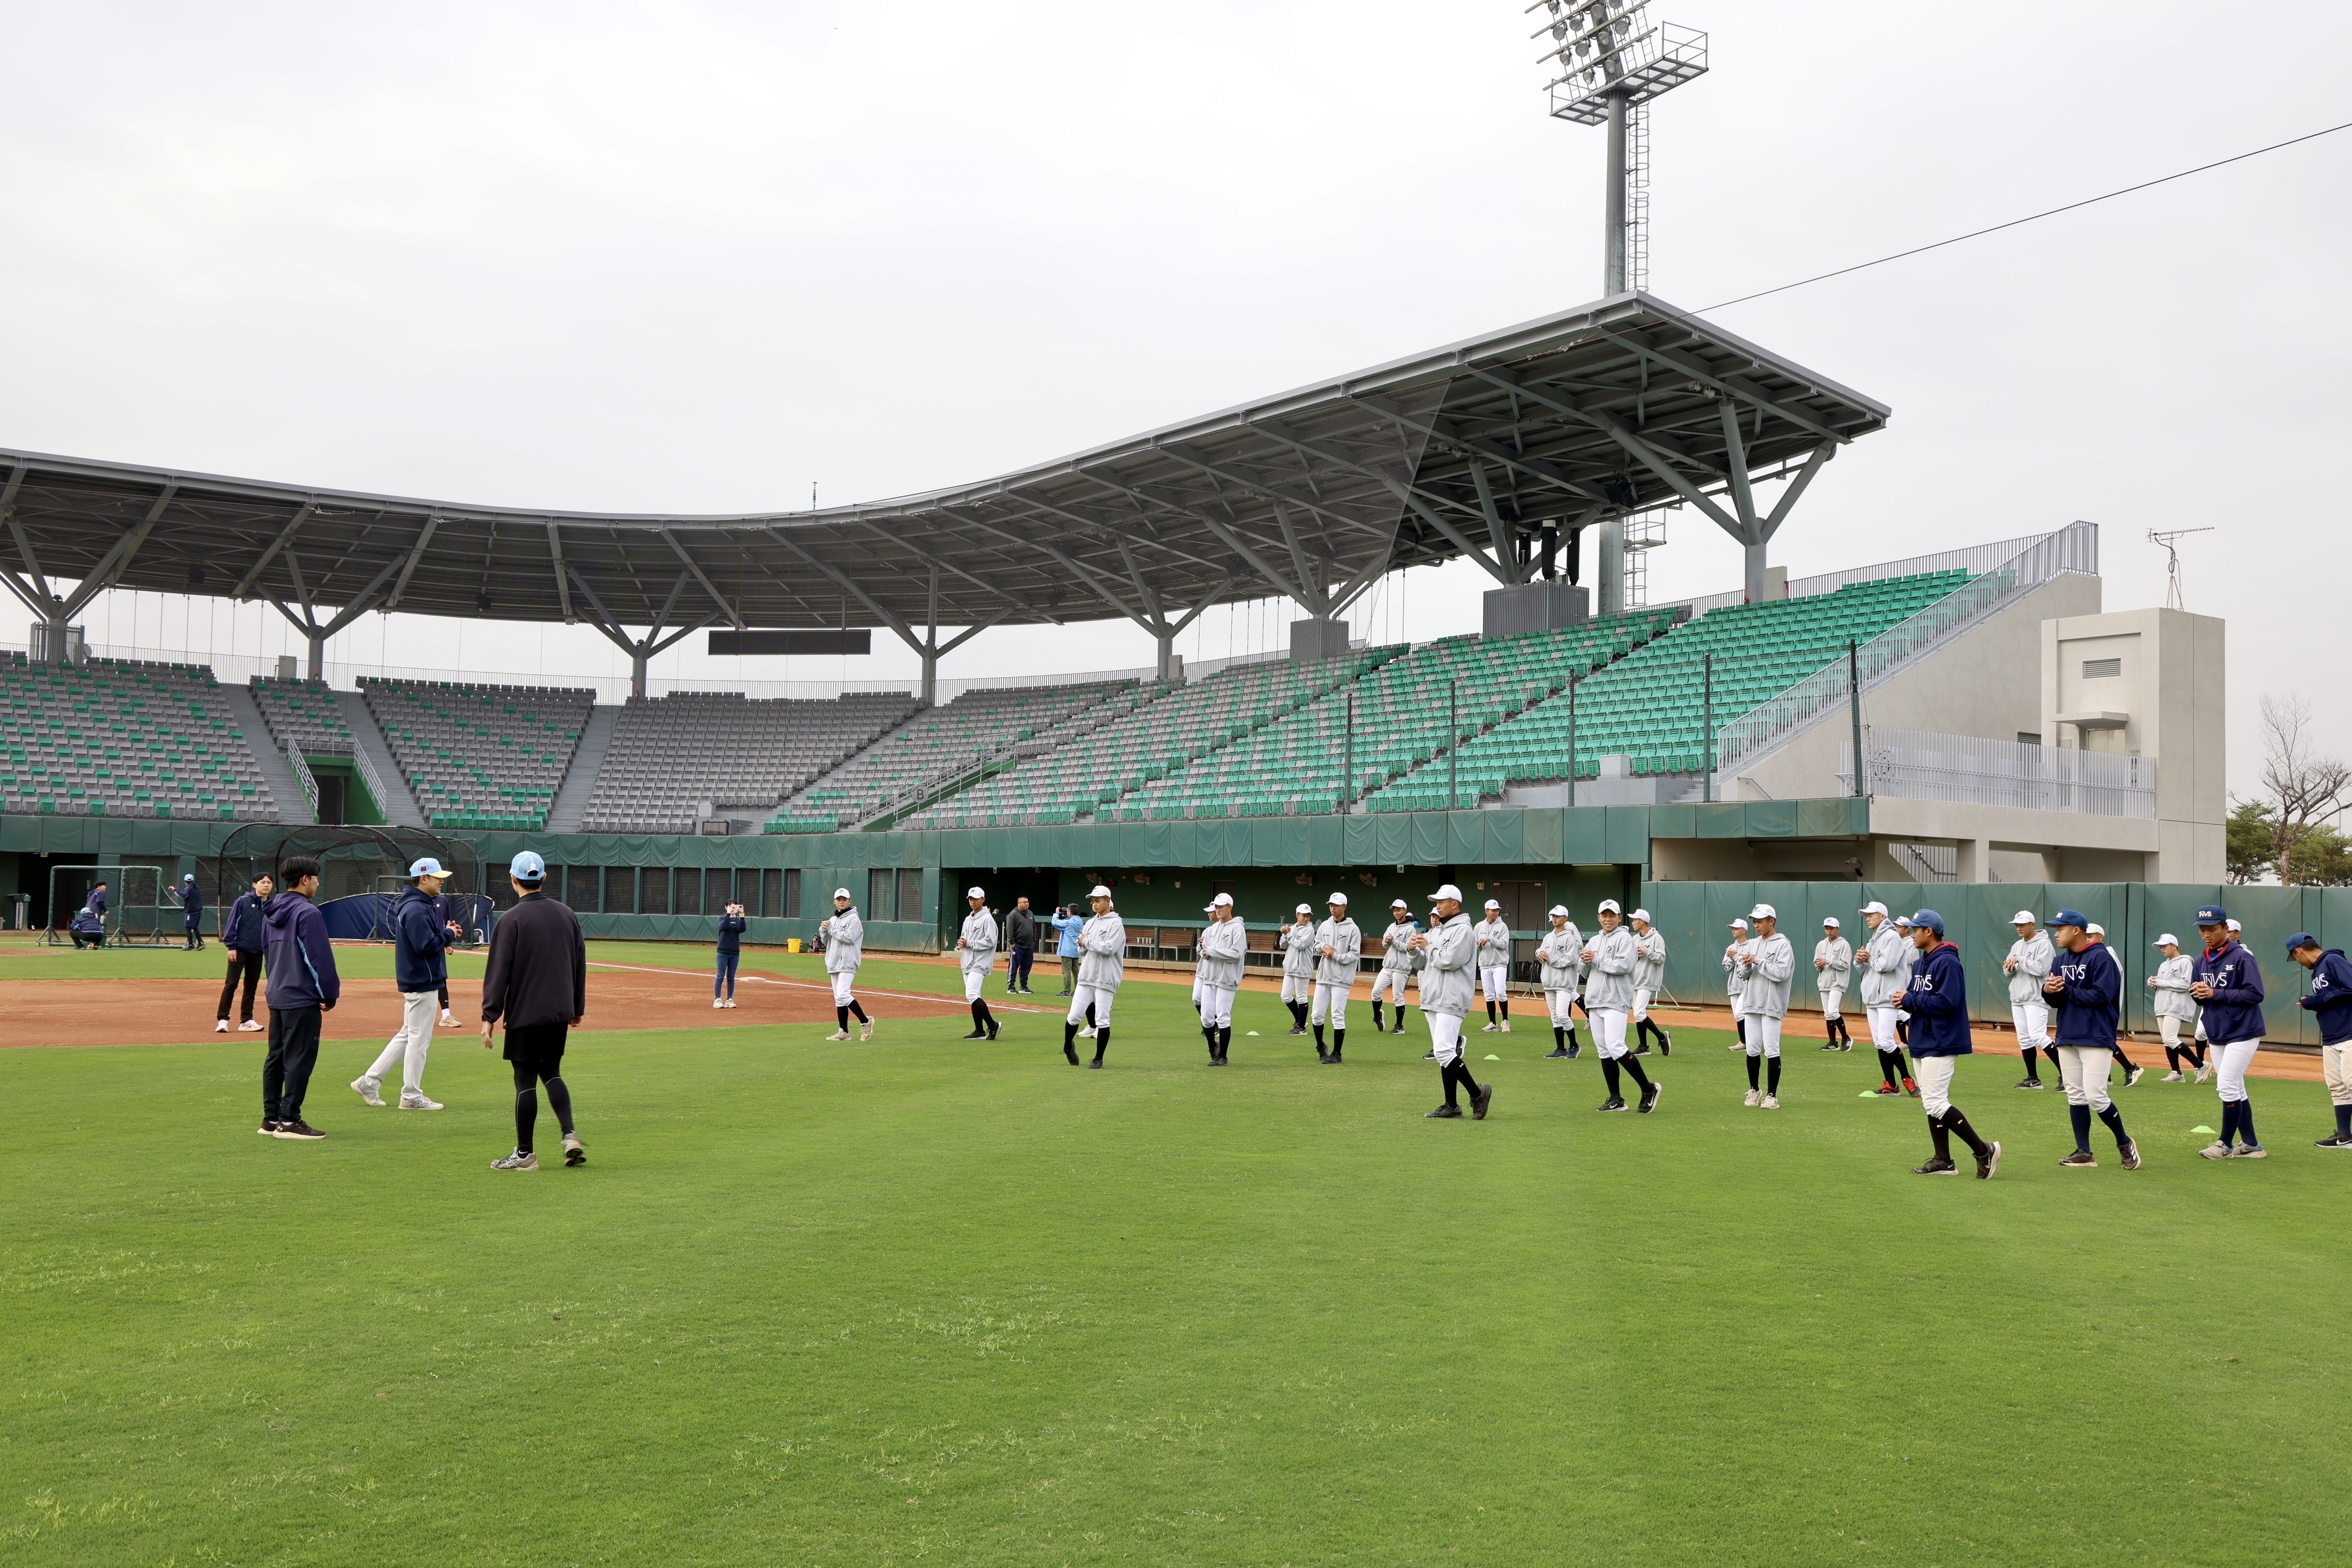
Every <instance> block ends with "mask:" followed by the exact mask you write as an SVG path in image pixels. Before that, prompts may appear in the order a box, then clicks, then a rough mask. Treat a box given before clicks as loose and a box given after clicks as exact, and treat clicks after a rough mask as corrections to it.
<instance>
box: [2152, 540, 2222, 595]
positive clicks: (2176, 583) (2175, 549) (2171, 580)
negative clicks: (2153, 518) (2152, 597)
mask: <svg viewBox="0 0 2352 1568" xmlns="http://www.w3.org/2000/svg"><path fill="white" fill-rule="evenodd" d="M2210 532H2212V530H2211V529H2210V528H2176V529H2172V530H2169V531H2165V530H2160V529H2154V528H2151V529H2149V530H2148V531H2147V542H2149V543H2150V544H2161V545H2163V546H2164V553H2165V557H2166V559H2167V561H2168V562H2169V563H2170V564H2169V567H2168V573H2167V581H2166V584H2165V589H2164V607H2165V608H2166V609H2168V610H2185V609H2187V608H2188V607H2189V605H2188V602H2187V601H2186V600H2185V599H2183V598H2182V596H2181V593H2180V550H2179V546H2177V545H2176V544H2174V543H2173V541H2174V540H2176V539H2186V538H2188V537H2189V535H2190V534H2192V533H2210Z"/></svg>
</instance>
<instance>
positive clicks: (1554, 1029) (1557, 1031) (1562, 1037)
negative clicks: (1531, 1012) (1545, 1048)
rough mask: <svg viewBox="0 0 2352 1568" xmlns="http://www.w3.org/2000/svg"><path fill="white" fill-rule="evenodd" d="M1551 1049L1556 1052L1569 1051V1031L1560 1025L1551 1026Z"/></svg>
mask: <svg viewBox="0 0 2352 1568" xmlns="http://www.w3.org/2000/svg"><path fill="white" fill-rule="evenodd" d="M1551 1048H1552V1049H1553V1050H1556V1051H1564V1050H1566V1049H1568V1031H1567V1030H1566V1029H1563V1028H1561V1027H1560V1026H1559V1025H1558V1024H1554V1025H1553V1026H1551Z"/></svg>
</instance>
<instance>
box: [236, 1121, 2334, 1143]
mask: <svg viewBox="0 0 2352 1568" xmlns="http://www.w3.org/2000/svg"><path fill="white" fill-rule="evenodd" d="M263 1125H264V1126H265V1127H266V1126H268V1123H267V1122H264V1123H263ZM2312 1147H2313V1148H2315V1149H2352V1138H2347V1137H2346V1136H2344V1134H2343V1133H2341V1132H2330V1133H2329V1134H2328V1135H2327V1136H2326V1137H2325V1138H2322V1139H2320V1140H2319V1141H2318V1142H2315V1143H2314V1144H2312Z"/></svg>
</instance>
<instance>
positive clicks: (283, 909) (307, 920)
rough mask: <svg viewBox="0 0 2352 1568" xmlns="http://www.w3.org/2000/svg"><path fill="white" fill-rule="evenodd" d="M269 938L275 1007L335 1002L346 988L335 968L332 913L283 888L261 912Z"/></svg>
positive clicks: (271, 996) (283, 1008)
mask: <svg viewBox="0 0 2352 1568" xmlns="http://www.w3.org/2000/svg"><path fill="white" fill-rule="evenodd" d="M261 929H262V931H264V932H265V933H266V937H267V941H268V949H267V952H268V956H267V957H265V958H264V959H263V960H262V961H261V962H262V968H263V969H264V970H265V971H266V972H267V973H268V976H269V1009H270V1011H271V1012H273V1013H288V1012H292V1011H295V1010H296V1009H298V1008H302V1007H320V1006H325V1007H332V1006H333V1005H335V1003H336V1002H337V1001H338V1000H340V999H341V996H342V994H343V981H342V976H341V975H339V974H337V973H335V950H334V947H333V945H332V944H331V943H330V942H328V941H327V917H326V916H324V915H322V914H320V912H319V906H318V905H316V904H314V903H312V902H311V901H310V900H308V899H306V898H304V897H303V896H302V895H301V894H299V893H290V892H289V893H280V894H278V896H277V897H276V898H273V899H271V900H269V908H268V910H265V911H264V912H263V914H262V917H261Z"/></svg>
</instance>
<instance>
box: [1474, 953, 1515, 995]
mask: <svg viewBox="0 0 2352 1568" xmlns="http://www.w3.org/2000/svg"><path fill="white" fill-rule="evenodd" d="M1478 985H1479V988H1480V990H1481V991H1482V992H1484V994H1485V995H1486V1000H1487V1001H1488V1002H1490V1003H1493V1002H1508V1001H1509V1000H1510V999H1511V966H1510V965H1509V964H1507V963H1482V964H1480V965H1479V966H1478Z"/></svg>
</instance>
